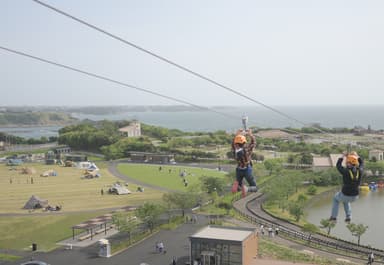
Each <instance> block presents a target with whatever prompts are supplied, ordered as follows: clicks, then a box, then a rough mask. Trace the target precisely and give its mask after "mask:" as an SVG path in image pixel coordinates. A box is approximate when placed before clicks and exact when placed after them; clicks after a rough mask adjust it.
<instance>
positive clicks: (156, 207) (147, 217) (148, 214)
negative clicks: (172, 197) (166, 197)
mask: <svg viewBox="0 0 384 265" xmlns="http://www.w3.org/2000/svg"><path fill="white" fill-rule="evenodd" d="M162 213H164V207H163V206H161V205H160V204H154V203H149V202H146V203H144V204H143V205H142V206H141V207H139V208H138V209H137V210H136V215H137V216H138V217H139V218H140V220H141V221H142V222H143V223H145V224H146V225H147V227H148V228H149V230H150V231H151V232H152V231H153V229H154V227H155V224H156V223H157V222H158V221H159V218H160V215H161V214H162Z"/></svg>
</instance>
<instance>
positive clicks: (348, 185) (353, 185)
mask: <svg viewBox="0 0 384 265" xmlns="http://www.w3.org/2000/svg"><path fill="white" fill-rule="evenodd" d="M344 158H346V167H343V166H342V162H343V160H344ZM336 168H337V170H338V171H339V172H340V174H341V175H342V176H343V186H342V189H341V191H339V192H337V193H336V194H335V196H334V197H333V203H332V212H331V217H330V218H329V220H330V221H335V222H336V220H337V215H338V212H339V203H340V202H342V203H343V205H344V211H345V222H347V223H349V222H351V217H352V208H351V202H353V201H355V200H357V199H358V198H359V186H360V183H361V178H362V176H363V172H364V171H363V169H364V162H363V160H362V159H361V158H360V157H359V156H358V155H357V153H356V152H351V153H349V154H347V153H344V154H343V156H342V157H340V158H339V159H338V160H337V163H336Z"/></svg>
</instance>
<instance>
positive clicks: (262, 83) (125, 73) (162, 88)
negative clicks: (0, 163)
mask: <svg viewBox="0 0 384 265" xmlns="http://www.w3.org/2000/svg"><path fill="white" fill-rule="evenodd" d="M43 1H45V2H46V3H48V4H50V5H54V6H55V7H57V8H59V9H61V10H63V11H65V12H68V13H70V14H72V15H74V16H76V17H78V18H81V19H83V20H85V21H87V22H89V23H92V24H94V25H96V26H98V27H100V28H103V29H105V30H107V31H109V32H111V33H112V34H115V35H117V36H119V37H121V38H123V39H125V40H127V41H129V42H132V43H134V44H136V45H138V46H141V47H143V48H145V49H148V50H150V51H152V52H154V53H156V54H158V55H161V56H163V57H166V58H168V59H170V60H172V61H174V62H176V63H178V64H180V65H183V66H185V67H187V68H190V69H191V70H193V71H196V72H198V73H200V74H202V75H205V76H207V77H210V78H212V79H214V80H215V81H217V82H219V83H222V84H224V85H226V86H228V87H230V88H232V89H235V90H237V91H239V92H240V93H243V94H246V95H247V96H249V97H251V98H252V99H254V100H256V101H260V102H262V103H264V104H266V105H270V106H279V105H313V104H315V105H326V104H367V105H374V104H383V98H384V89H383V88H384V75H383V73H384V49H383V47H384V15H383V14H384V1H382V0H377V1H370V0H365V1H361V0H359V1H356V0H345V1H338V0H321V1H320V0H318V1H311V0H302V1H289V0H268V1H265V0H264V1H258V0H249V1H226V0H214V1H213V0H209V1H207V0H194V1H181V0H172V1H170V0H152V1H147V0H111V1H107V0H104V1H101V0H81V1H79V0H65V1H64V0H61V1H53V0H43ZM1 4H2V5H1V8H0V40H1V41H0V46H3V47H7V48H11V49H15V50H18V51H22V52H25V53H29V54H32V55H35V56H38V57H42V58H45V59H48V60H52V61H55V62H59V63H62V64H65V65H68V66H72V67H76V68H79V69H82V70H85V71H89V72H92V73H95V74H98V75H102V76H105V77H108V78H112V79H115V80H117V81H121V82H125V83H128V84H131V85H135V86H138V87H141V88H145V89H149V90H152V91H155V92H156V93H161V94H164V95H167V96H172V97H175V98H178V99H181V100H184V101H188V102H190V103H193V104H196V105H204V106H214V105H257V104H256V103H253V102H251V101H249V100H247V99H245V98H242V97H239V96H237V95H235V94H233V93H231V92H229V91H227V90H224V89H223V88H219V87H217V86H214V85H212V84H210V83H208V82H206V81H203V80H201V79H199V78H197V77H195V76H192V75H191V74H189V73H186V72H183V71H181V70H179V69H177V68H175V67H174V66H171V65H169V64H167V63H165V62H162V61H160V60H158V59H156V58H154V57H152V56H150V55H148V54H145V53H143V52H141V51H139V50H137V49H135V48H133V47H130V46H127V45H125V44H123V43H121V42H118V41H117V40H115V39H111V38H110V37H108V36H106V35H103V34H102V33H100V32H97V31H94V30H92V29H90V28H88V27H86V26H84V25H81V24H79V23H78V22H75V21H73V20H71V19H69V18H67V17H64V16H62V15H59V14H58V13H55V12H53V11H52V10H50V9H47V8H45V7H43V6H41V5H39V4H36V3H35V2H33V1H30V0H2V1H1ZM0 91H1V96H0V105H53V106H54V105H61V106H63V105H143V104H145V105H165V104H178V103H176V102H173V101H169V100H166V99H163V98H160V97H157V96H154V95H150V94H146V93H144V92H139V91H136V90H134V89H131V88H127V87H123V86H119V85H116V84H113V83H110V82H107V81H101V80H97V79H94V78H92V77H88V76H85V75H82V74H80V73H75V72H71V71H68V70H65V69H62V68H58V67H55V66H51V65H48V64H44V63H42V62H38V61H35V60H32V59H29V58H24V57H21V56H18V55H14V54H10V53H8V52H6V51H4V50H1V49H0Z"/></svg>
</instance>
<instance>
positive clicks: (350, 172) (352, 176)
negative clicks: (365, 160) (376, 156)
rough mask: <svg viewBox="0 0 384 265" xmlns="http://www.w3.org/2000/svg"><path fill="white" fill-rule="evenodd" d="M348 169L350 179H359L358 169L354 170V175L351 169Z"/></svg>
mask: <svg viewBox="0 0 384 265" xmlns="http://www.w3.org/2000/svg"><path fill="white" fill-rule="evenodd" d="M348 171H349V176H350V177H351V179H352V181H353V180H358V179H359V170H357V171H356V177H355V176H354V175H353V172H352V170H348Z"/></svg>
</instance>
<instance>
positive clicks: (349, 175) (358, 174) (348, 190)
mask: <svg viewBox="0 0 384 265" xmlns="http://www.w3.org/2000/svg"><path fill="white" fill-rule="evenodd" d="M342 162H343V158H342V157H340V158H339V159H338V160H337V163H336V168H337V170H338V171H339V172H340V174H341V175H342V176H343V187H342V189H341V192H342V193H343V194H344V195H346V196H357V195H359V186H360V184H361V178H362V176H363V169H364V162H363V160H362V159H361V158H360V157H359V166H358V167H353V168H348V167H343V166H342V165H341V164H342Z"/></svg>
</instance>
